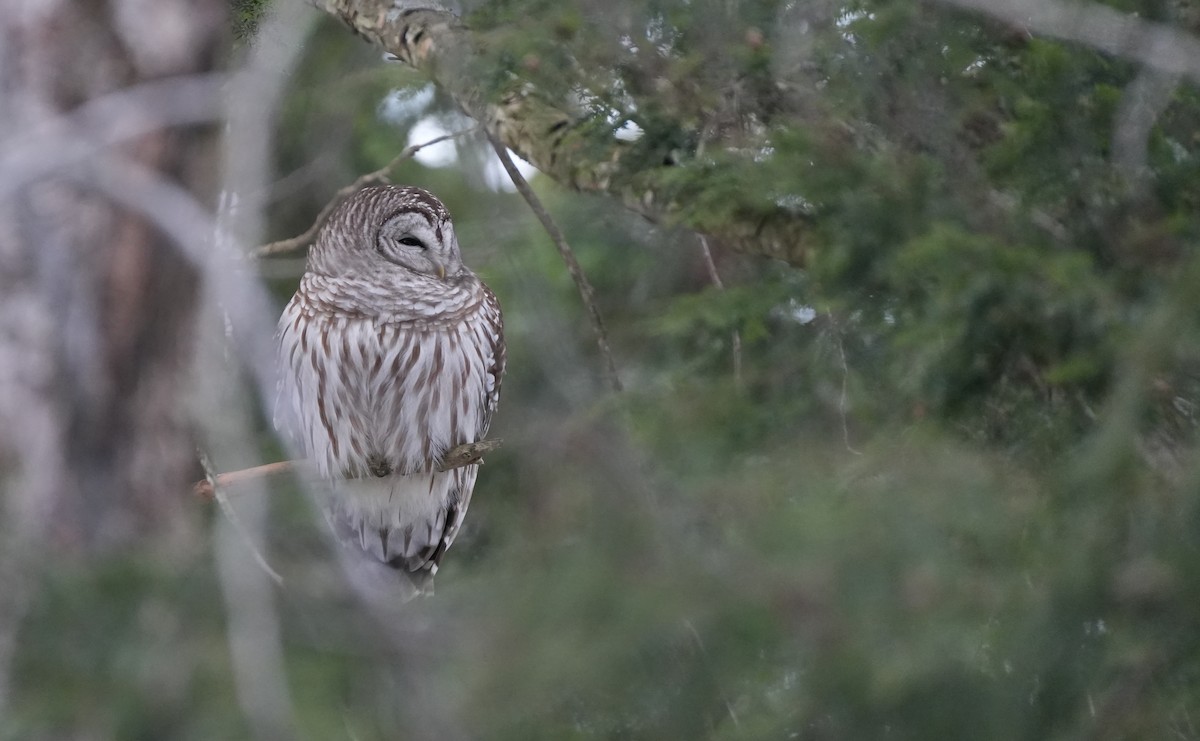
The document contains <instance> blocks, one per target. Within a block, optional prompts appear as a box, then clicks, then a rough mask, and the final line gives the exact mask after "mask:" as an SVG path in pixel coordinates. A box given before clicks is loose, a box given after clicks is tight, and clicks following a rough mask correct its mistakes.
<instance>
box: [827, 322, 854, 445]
mask: <svg viewBox="0 0 1200 741" xmlns="http://www.w3.org/2000/svg"><path fill="white" fill-rule="evenodd" d="M830 324H831V325H832V326H833V334H834V337H835V339H836V341H837V349H838V357H839V358H840V359H841V361H842V394H841V397H840V398H839V399H838V412H839V413H840V414H841V417H842V442H844V443H845V444H846V450H849V451H850V452H851V453H853V454H855V455H862V451H861V450H857V449H856V448H855V447H854V446H853V445H851V444H850V423H849V421H848V420H847V417H848V416H849V414H848V412H849V409H850V397H849V394H847V392H846V386H847V382H848V381H849V379H850V365H849V364H848V363H847V362H846V347H845V345H844V344H843V343H842V329H841V327H839V326H838V324H837V321H835V320H833V318H832V317H831V318H830Z"/></svg>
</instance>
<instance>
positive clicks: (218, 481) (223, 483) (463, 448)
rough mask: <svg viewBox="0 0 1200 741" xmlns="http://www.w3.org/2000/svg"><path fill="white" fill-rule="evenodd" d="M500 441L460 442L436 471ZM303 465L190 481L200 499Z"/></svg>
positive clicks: (478, 459) (475, 458)
mask: <svg viewBox="0 0 1200 741" xmlns="http://www.w3.org/2000/svg"><path fill="white" fill-rule="evenodd" d="M503 444H504V441H503V440H501V439H500V438H492V439H490V440H478V441H476V442H473V443H463V444H462V445H459V446H457V447H455V448H451V449H450V451H449V452H448V453H446V454H445V455H444V456H442V462H441V463H440V464H439V465H438V467H437V470H438V471H442V472H445V471H453V470H454V469H456V468H462V467H464V466H470V465H472V464H476V463H478V464H480V465H482V464H483V456H485V455H487V454H488V453H491V452H493V451H496V450H499V449H500V446H501V445H503ZM306 467H307V463H306V462H305V461H276V462H274V463H264V464H263V465H261V466H253V467H251V468H243V469H240V470H238V471H228V472H226V473H220V474H213V475H211V476H209V477H208V478H205V479H202V480H200V481H197V482H196V483H195V484H192V493H193V494H195V495H196V496H198V497H200V498H202V499H213V498H214V497H215V494H216V491H218V490H219V489H222V488H227V487H230V486H234V485H236V484H239V483H243V482H246V481H253V480H256V479H261V478H266V477H268V476H278V475H279V474H284V473H290V472H299V471H304V470H305V468H306Z"/></svg>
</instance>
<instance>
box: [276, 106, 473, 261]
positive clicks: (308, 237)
mask: <svg viewBox="0 0 1200 741" xmlns="http://www.w3.org/2000/svg"><path fill="white" fill-rule="evenodd" d="M478 128H479V127H478V126H472V127H471V128H469V129H463V130H462V131H455V132H453V133H450V134H445V135H443V136H439V137H435V138H433V139H430V140H429V141H427V142H422V143H420V144H414V145H412V146H410V147H405V148H404V149H403V150H401V152H400V154H398V155H396V156H395V158H393V159H392V161H391V162H388V163H387V164H386V165H384V166H383V167H381V168H379V169H378V170H375V171H373V172H368V173H367V174H365V175H360V176H359V177H358V178H355V180H354V182H352V183H350V184H349V185H347V186H345V187H343V188H341V189H339V190H338V192H336V193H334V194H333V198H330V199H329V203H326V204H325V207H324V208H322V209H321V210H320V212H318V213H317V218H316V219H314V220H313V223H312V226H310V227H309V228H307V229H305V230H304V232H303V233H301V234H298V235H296V236H294V237H292V238H290V239H281V240H279V241H278V242H270V243H269V244H264V245H263V246H262V247H259V248H258V249H256V250H255V251H254V257H268V256H270V255H278V254H280V253H283V252H291V251H292V250H298V249H300V248H301V247H307V246H308V245H309V244H310V243H312V241H313V239H314V238H315V237H316V236H317V232H318V231H320V229H321V227H322V226H324V225H325V222H326V221H327V220H328V219H329V215H330V214H332V213H333V210H334V209H335V208H337V207H338V204H340V203H341V202H342V201H344V200H346V199H347V198H348V197H350V196H351V195H353V194H354V193H357V192H358V191H359V190H362V189H363V188H365V187H367V186H368V185H380V184H383V183H388V182H391V181H390V179H389V178H390V177H391V174H392V170H395V169H396V168H397V167H399V166H400V163H401V162H404V161H405V160H409V159H412V156H413V155H414V154H416V153H417V152H419V151H421V150H422V149H424V148H425V147H429V146H432V145H434V144H438V143H440V142H444V141H446V140H447V139H457V138H458V137H460V136H465V135H467V134H470V133H472V132H474V131H477V130H478Z"/></svg>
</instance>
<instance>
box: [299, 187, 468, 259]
mask: <svg viewBox="0 0 1200 741" xmlns="http://www.w3.org/2000/svg"><path fill="white" fill-rule="evenodd" d="M308 269H309V271H311V272H316V273H319V274H322V275H328V276H347V275H352V276H356V277H368V276H386V277H406V276H412V275H416V276H424V277H426V278H432V279H434V280H439V281H450V280H454V279H455V278H456V277H457V276H458V275H459V274H460V273H461V272H462V271H463V270H464V268H463V262H462V255H461V254H460V253H459V249H458V238H457V237H456V236H455V234H454V225H453V224H452V223H451V222H450V213H449V212H448V211H447V210H446V206H445V205H444V204H443V203H442V202H441V201H440V200H438V198H437V197H436V196H434V195H433V194H432V193H430V192H429V191H427V190H422V189H421V188H414V187H411V186H403V185H381V186H374V187H370V188H363V189H362V190H360V191H358V192H357V193H355V194H353V195H352V196H350V197H349V198H347V199H346V200H345V201H343V202H342V204H341V205H339V206H338V207H337V209H336V210H335V211H334V212H333V215H332V216H330V217H329V221H327V222H326V223H325V225H324V226H323V227H322V228H321V231H320V233H319V234H318V235H317V240H316V242H315V243H314V244H313V247H312V249H311V250H310V251H309V256H308Z"/></svg>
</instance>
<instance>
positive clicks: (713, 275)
mask: <svg viewBox="0 0 1200 741" xmlns="http://www.w3.org/2000/svg"><path fill="white" fill-rule="evenodd" d="M696 236H697V237H699V238H700V254H702V255H704V265H705V267H707V268H708V277H709V279H710V280H712V282H713V285H714V286H716V287H717V290H718V291H724V290H725V283H724V282H723V281H722V280H721V274H720V273H718V272H717V263H715V262H713V256H712V250H710V249H709V248H708V239H707V238H706V237H705V236H704V235H703V234H697V235H696ZM732 341H733V383H734V385H735V386H737V387H738V388H741V387H742V333H741V332H739V331H738V330H736V329H735V330H733V340H732Z"/></svg>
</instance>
